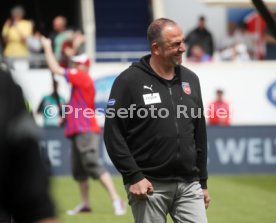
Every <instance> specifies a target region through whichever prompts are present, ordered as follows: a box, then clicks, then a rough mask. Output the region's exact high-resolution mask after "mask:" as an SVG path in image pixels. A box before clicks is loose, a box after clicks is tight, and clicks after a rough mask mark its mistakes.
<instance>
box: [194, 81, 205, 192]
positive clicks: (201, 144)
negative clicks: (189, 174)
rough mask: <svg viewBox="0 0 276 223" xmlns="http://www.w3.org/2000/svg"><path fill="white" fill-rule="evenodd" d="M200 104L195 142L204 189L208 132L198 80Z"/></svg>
mask: <svg viewBox="0 0 276 223" xmlns="http://www.w3.org/2000/svg"><path fill="white" fill-rule="evenodd" d="M198 106H199V108H200V110H199V111H200V115H199V116H198V118H197V119H196V122H195V143H196V150H197V168H198V169H199V178H200V184H201V187H202V188H203V189H206V188H207V178H208V172H207V132H206V121H205V116H204V108H203V103H202V97H201V90H200V84H199V80H198Z"/></svg>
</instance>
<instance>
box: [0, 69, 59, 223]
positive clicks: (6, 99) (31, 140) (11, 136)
mask: <svg viewBox="0 0 276 223" xmlns="http://www.w3.org/2000/svg"><path fill="white" fill-rule="evenodd" d="M0 103H1V112H0V209H1V210H0V221H1V222H5V223H6V222H10V215H12V216H13V218H14V219H15V221H16V222H18V223H23V222H26V223H27V222H28V223H56V222H57V221H56V219H55V212H54V207H53V203H52V201H51V199H50V196H49V191H48V186H49V185H48V179H47V174H46V171H45V169H44V167H43V163H42V160H41V158H40V154H39V147H38V138H37V137H38V134H37V132H38V131H37V127H36V126H35V125H34V122H33V119H32V118H31V116H30V115H29V114H28V112H27V111H26V109H25V105H24V100H23V97H22V92H21V89H20V88H19V86H17V85H16V84H15V83H14V82H13V80H12V78H11V76H10V74H9V73H8V72H7V71H4V70H2V69H0ZM4 212H6V213H4Z"/></svg>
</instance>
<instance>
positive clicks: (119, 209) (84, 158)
mask: <svg viewBox="0 0 276 223" xmlns="http://www.w3.org/2000/svg"><path fill="white" fill-rule="evenodd" d="M99 139H100V138H99V134H95V133H85V134H81V135H78V138H77V140H76V143H77V147H78V149H79V151H80V159H81V162H82V165H83V168H84V169H85V171H86V173H87V174H88V175H89V176H91V177H93V178H94V179H98V180H99V181H100V182H101V183H102V185H103V186H104V188H105V189H106V191H107V192H108V194H109V196H110V198H111V200H112V203H113V208H114V213H115V214H116V215H123V214H125V213H126V208H125V205H124V202H123V201H122V199H121V198H120V196H119V194H118V192H117V190H116V188H115V186H114V183H113V181H112V178H111V176H110V174H109V173H108V172H107V171H106V169H105V168H104V167H103V166H102V165H100V164H99V151H98V150H99Z"/></svg>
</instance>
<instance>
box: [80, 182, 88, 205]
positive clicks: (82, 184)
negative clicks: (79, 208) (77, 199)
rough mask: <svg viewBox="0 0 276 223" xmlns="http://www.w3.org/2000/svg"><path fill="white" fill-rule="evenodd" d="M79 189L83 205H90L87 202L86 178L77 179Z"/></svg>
mask: <svg viewBox="0 0 276 223" xmlns="http://www.w3.org/2000/svg"><path fill="white" fill-rule="evenodd" d="M79 189H80V195H81V201H82V204H83V206H86V207H90V204H89V182H88V180H84V181H79Z"/></svg>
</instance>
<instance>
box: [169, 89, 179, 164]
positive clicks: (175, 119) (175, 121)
mask: <svg viewBox="0 0 276 223" xmlns="http://www.w3.org/2000/svg"><path fill="white" fill-rule="evenodd" d="M169 92H170V96H171V102H172V106H173V111H174V123H175V128H176V134H177V145H178V149H177V153H176V159H177V160H179V158H180V134H179V126H178V122H177V117H176V108H175V103H174V101H173V94H172V89H171V87H169Z"/></svg>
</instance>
